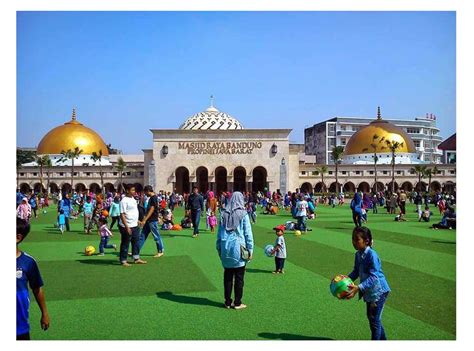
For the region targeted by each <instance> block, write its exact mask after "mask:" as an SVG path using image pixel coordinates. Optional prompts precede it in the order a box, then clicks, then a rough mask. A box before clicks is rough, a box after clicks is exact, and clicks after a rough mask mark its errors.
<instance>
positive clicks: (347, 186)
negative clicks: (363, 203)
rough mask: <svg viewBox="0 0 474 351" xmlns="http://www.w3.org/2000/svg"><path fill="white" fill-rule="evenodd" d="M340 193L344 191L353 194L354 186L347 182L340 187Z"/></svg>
mask: <svg viewBox="0 0 474 351" xmlns="http://www.w3.org/2000/svg"><path fill="white" fill-rule="evenodd" d="M342 191H344V192H345V193H354V192H355V184H354V183H352V182H347V183H346V184H344V186H343V187H342Z"/></svg>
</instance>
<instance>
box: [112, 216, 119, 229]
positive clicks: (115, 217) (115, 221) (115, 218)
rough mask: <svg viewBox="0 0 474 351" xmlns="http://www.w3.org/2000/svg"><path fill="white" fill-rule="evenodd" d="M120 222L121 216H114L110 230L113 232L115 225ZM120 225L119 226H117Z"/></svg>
mask: <svg viewBox="0 0 474 351" xmlns="http://www.w3.org/2000/svg"><path fill="white" fill-rule="evenodd" d="M118 220H119V216H114V217H112V223H110V230H112V228H113V227H114V224H115V223H118ZM117 225H118V224H117Z"/></svg>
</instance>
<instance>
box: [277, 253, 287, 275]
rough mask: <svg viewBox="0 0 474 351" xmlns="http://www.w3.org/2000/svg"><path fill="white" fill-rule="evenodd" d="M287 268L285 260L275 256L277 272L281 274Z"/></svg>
mask: <svg viewBox="0 0 474 351" xmlns="http://www.w3.org/2000/svg"><path fill="white" fill-rule="evenodd" d="M284 267H285V259H284V258H280V257H276V256H275V271H277V272H281V271H282V270H283V268H284Z"/></svg>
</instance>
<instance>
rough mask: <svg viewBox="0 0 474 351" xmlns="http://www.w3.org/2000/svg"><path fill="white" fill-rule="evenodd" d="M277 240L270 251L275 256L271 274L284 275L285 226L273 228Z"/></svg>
mask: <svg viewBox="0 0 474 351" xmlns="http://www.w3.org/2000/svg"><path fill="white" fill-rule="evenodd" d="M273 230H274V231H275V234H276V236H277V239H276V241H275V246H274V248H273V250H272V254H275V270H274V271H273V272H272V273H281V274H283V273H285V271H284V270H283V268H284V266H285V259H286V243H285V238H284V237H283V234H284V233H285V226H284V225H278V226H276V227H275V228H273Z"/></svg>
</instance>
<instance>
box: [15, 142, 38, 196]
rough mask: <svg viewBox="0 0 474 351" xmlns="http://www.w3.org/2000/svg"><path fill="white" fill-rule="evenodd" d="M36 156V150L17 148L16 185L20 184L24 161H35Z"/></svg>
mask: <svg viewBox="0 0 474 351" xmlns="http://www.w3.org/2000/svg"><path fill="white" fill-rule="evenodd" d="M35 158H36V151H29V150H20V149H18V148H17V149H16V187H17V188H18V187H19V186H20V183H19V182H20V181H19V174H18V173H19V172H20V169H21V168H22V165H23V164H24V163H29V162H33V161H34V160H35Z"/></svg>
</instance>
